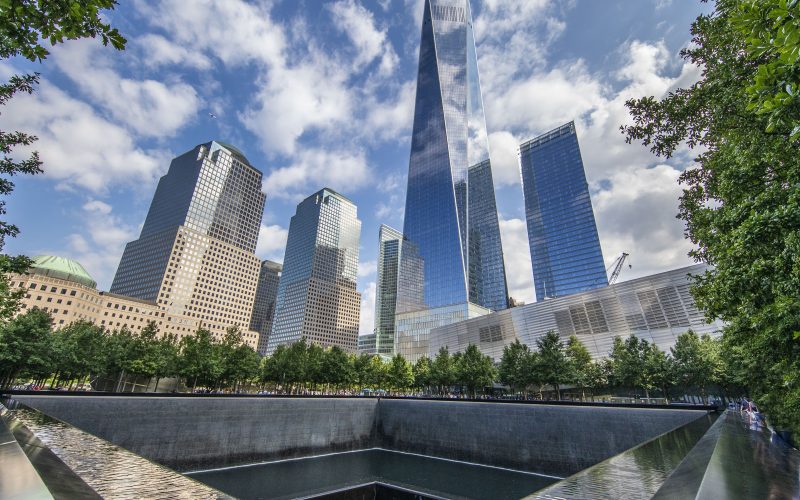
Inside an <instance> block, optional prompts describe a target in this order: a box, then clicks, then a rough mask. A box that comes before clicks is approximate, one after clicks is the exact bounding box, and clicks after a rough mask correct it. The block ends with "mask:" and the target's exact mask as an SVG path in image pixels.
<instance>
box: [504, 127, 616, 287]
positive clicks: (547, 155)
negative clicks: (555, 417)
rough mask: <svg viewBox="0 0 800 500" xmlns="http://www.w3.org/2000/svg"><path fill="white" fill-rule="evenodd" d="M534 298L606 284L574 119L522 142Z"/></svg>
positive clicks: (522, 166)
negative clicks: (534, 290)
mask: <svg viewBox="0 0 800 500" xmlns="http://www.w3.org/2000/svg"><path fill="white" fill-rule="evenodd" d="M519 158H520V168H521V169H522V191H523V194H524V196H525V218H526V220H527V223H528V243H529V244H530V249H531V262H532V263H533V282H534V287H535V289H536V300H537V301H541V300H544V299H546V298H554V297H562V296H564V295H570V294H573V293H578V292H583V291H586V290H591V289H593V288H600V287H604V286H607V285H608V277H607V276H606V270H605V266H604V263H603V252H602V250H601V249H600V239H599V238H598V236H597V225H596V224H595V220H594V212H593V211H592V201H591V199H590V198H589V186H588V184H587V183H586V173H585V172H584V169H583V160H582V159H581V151H580V148H579V147H578V136H577V135H576V134H575V124H574V123H573V122H570V123H567V124H566V125H562V126H561V127H558V128H556V129H554V130H551V131H550V132H547V133H546V134H544V135H541V136H539V137H537V138H535V139H533V140H531V141H528V142H526V143H523V144H522V145H520V147H519Z"/></svg>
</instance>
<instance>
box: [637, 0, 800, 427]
mask: <svg viewBox="0 0 800 500" xmlns="http://www.w3.org/2000/svg"><path fill="white" fill-rule="evenodd" d="M798 12H799V11H798V2H796V1H794V0H791V1H787V0H763V1H761V0H759V1H752V0H747V1H745V0H738V1H736V0H717V2H716V5H715V9H714V12H713V13H711V14H709V15H701V16H700V17H698V18H697V19H696V20H695V22H694V23H693V24H692V29H691V32H692V42H693V43H692V45H690V46H689V47H688V48H686V49H684V50H683V51H682V52H681V55H682V56H683V57H684V58H685V59H686V60H688V61H689V62H691V63H693V64H695V65H697V66H698V67H700V68H702V75H701V78H700V80H699V81H698V82H697V83H695V84H694V85H692V86H690V87H688V88H683V89H677V90H675V91H673V92H671V93H670V94H669V95H667V96H666V97H665V98H663V99H660V100H659V99H656V98H654V97H643V98H641V99H635V100H631V101H629V102H628V103H627V105H628V107H629V109H630V112H631V115H632V117H633V125H631V126H627V127H623V132H624V133H625V135H626V137H627V140H628V141H637V142H642V143H643V144H645V145H648V146H650V149H651V151H652V152H653V153H655V154H656V155H658V156H664V157H669V156H671V155H672V154H674V153H675V152H676V150H677V149H678V147H679V146H681V145H682V144H684V143H685V144H687V145H688V146H690V147H698V150H699V151H701V153H700V154H699V155H698V156H697V158H696V160H695V162H696V166H695V167H694V168H690V169H687V170H686V171H684V173H683V174H682V175H681V177H680V180H681V183H682V184H683V186H684V193H683V196H682V197H681V202H680V208H679V214H678V216H679V217H680V218H681V219H683V220H684V221H685V222H686V236H687V237H688V238H689V239H690V240H691V241H692V242H693V243H694V245H695V247H694V249H693V250H692V252H691V255H692V256H693V257H694V258H695V259H697V260H699V261H702V262H706V263H708V264H711V265H713V266H714V267H713V268H711V269H710V270H709V271H708V272H706V273H705V275H703V276H700V277H698V278H697V279H696V281H695V286H694V295H695V299H696V301H697V304H698V306H699V307H700V308H702V309H703V310H704V311H705V312H706V314H707V315H708V317H709V318H719V319H722V320H723V321H725V323H726V327H725V331H724V335H725V339H726V341H725V343H724V345H726V346H727V347H728V348H729V351H730V354H731V356H730V358H731V360H732V362H733V363H734V365H733V366H732V367H731V370H733V371H737V372H739V373H738V375H735V376H734V378H736V379H737V380H739V381H741V382H743V383H744V382H746V387H747V388H748V389H749V390H750V392H751V393H752V395H753V396H754V397H755V399H756V400H757V401H758V402H760V403H761V406H762V407H763V409H765V410H766V412H767V414H768V416H769V417H770V418H771V419H772V420H773V423H775V424H776V425H778V426H779V427H791V428H794V430H795V431H799V432H800V300H798V297H800V157H798V155H797V150H798V138H799V137H800V136H799V135H798V134H800V128H798V125H799V124H800V121H799V120H798V116H799V115H798V100H797V99H798V97H797V89H798V85H799V84H800V74H799V73H798V56H800V53H799V52H798V51H799V50H800V49H798V44H799V43H800V33H799V32H798Z"/></svg>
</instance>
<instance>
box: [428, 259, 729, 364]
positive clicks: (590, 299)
mask: <svg viewBox="0 0 800 500" xmlns="http://www.w3.org/2000/svg"><path fill="white" fill-rule="evenodd" d="M706 269H707V267H706V266H705V265H703V264H696V265H693V266H689V267H683V268H680V269H675V270H672V271H667V272H663V273H658V274H654V275H651V276H645V277H642V278H637V279H632V280H630V281H625V282H622V283H616V284H613V285H610V286H606V287H603V288H597V289H594V290H589V291H586V292H581V293H576V294H572V295H568V296H565V297H559V298H555V299H550V300H546V301H539V302H534V303H532V304H527V305H523V306H519V307H514V308H511V309H506V310H504V311H499V312H496V313H492V314H489V315H486V316H482V317H480V318H477V319H472V320H469V321H463V322H461V323H456V324H451V325H446V326H442V327H441V328H436V329H434V330H433V331H432V332H431V341H430V346H429V354H430V355H431V356H433V355H434V354H435V353H436V352H438V351H439V349H440V348H442V347H447V348H448V350H449V351H450V353H451V354H452V353H456V352H463V351H464V350H466V348H467V347H468V346H469V345H470V344H474V345H476V346H478V348H479V349H480V350H481V352H483V353H484V354H486V355H488V356H491V357H492V358H493V359H494V360H495V361H500V359H501V358H502V356H503V348H504V347H505V346H507V345H509V344H511V343H513V342H514V341H515V340H519V341H520V342H522V343H523V344H526V345H528V346H529V347H531V348H532V349H534V350H535V349H536V340H538V339H540V338H542V337H544V335H546V334H547V332H549V331H551V330H552V331H555V332H556V333H558V335H559V336H560V337H561V340H562V341H564V342H566V341H567V340H568V339H569V337H570V336H571V335H575V336H577V337H578V339H579V340H580V341H581V342H582V343H583V344H584V345H585V346H586V348H587V349H588V350H589V352H590V353H591V355H592V357H593V358H594V359H600V358H605V357H607V356H608V355H609V353H610V352H611V348H612V346H613V343H614V337H622V338H627V337H628V336H630V335H635V336H637V337H639V338H642V339H645V340H647V341H648V342H650V343H652V344H655V345H657V346H658V347H659V348H660V349H661V350H668V349H669V348H670V347H672V346H674V345H675V341H676V340H677V338H678V336H679V335H681V334H683V333H685V332H686V331H687V330H689V329H691V330H694V331H695V332H696V333H697V334H698V335H703V334H709V335H712V336H718V335H720V334H721V332H722V327H723V324H722V322H720V321H714V322H713V323H706V320H705V316H704V315H703V313H702V311H699V310H698V309H697V306H696V305H695V302H694V299H693V298H692V295H691V293H689V287H690V281H689V275H701V274H703V273H704V272H705V270H706Z"/></svg>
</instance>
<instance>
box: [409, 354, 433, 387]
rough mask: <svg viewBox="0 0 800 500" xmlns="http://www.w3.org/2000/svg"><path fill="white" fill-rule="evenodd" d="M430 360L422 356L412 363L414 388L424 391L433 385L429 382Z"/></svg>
mask: <svg viewBox="0 0 800 500" xmlns="http://www.w3.org/2000/svg"><path fill="white" fill-rule="evenodd" d="M431 368H432V365H431V360H430V358H429V357H428V356H422V357H421V358H419V359H418V360H417V362H416V363H414V369H413V372H414V387H415V388H416V389H418V390H422V391H424V390H425V389H426V388H428V387H430V386H431V385H433V382H432V381H431Z"/></svg>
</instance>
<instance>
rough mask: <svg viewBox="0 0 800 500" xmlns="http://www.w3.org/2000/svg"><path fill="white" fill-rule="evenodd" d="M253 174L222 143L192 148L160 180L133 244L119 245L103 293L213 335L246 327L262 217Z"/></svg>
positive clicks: (251, 335) (251, 338) (257, 176)
mask: <svg viewBox="0 0 800 500" xmlns="http://www.w3.org/2000/svg"><path fill="white" fill-rule="evenodd" d="M261 177H262V174H261V172H260V171H259V170H257V169H256V168H254V167H253V166H252V165H251V164H250V162H249V161H248V160H247V158H246V157H245V156H244V154H242V152H241V151H239V150H238V149H236V148H235V147H233V146H231V145H229V144H225V143H223V142H218V141H211V142H208V143H205V144H200V145H198V146H196V147H195V148H194V149H192V150H191V151H188V152H186V153H184V154H182V155H181V156H178V157H177V158H175V159H173V160H172V163H170V166H169V170H168V171H167V173H166V175H164V176H163V177H161V179H160V180H159V182H158V187H157V188H156V192H155V195H154V196H153V201H152V203H151V204H150V210H149V211H148V212H147V218H146V219H145V221H144V226H143V227H142V232H141V234H140V235H139V238H138V239H137V240H134V241H131V242H130V243H128V244H127V245H126V246H125V251H124V252H123V254H122V259H121V260H120V263H119V267H118V268H117V272H116V274H115V276H114V281H113V283H112V285H111V292H112V293H116V294H120V295H125V296H128V297H134V298H137V299H141V300H145V301H149V302H153V303H155V304H157V305H158V306H159V307H161V308H162V310H164V311H165V312H167V313H169V314H172V315H176V316H185V317H190V318H192V321H193V322H196V323H197V325H198V326H202V327H204V328H207V329H208V330H210V331H211V332H212V333H213V334H215V335H217V336H220V335H222V334H224V332H225V329H226V328H228V327H230V326H239V327H240V328H241V329H242V330H245V339H246V340H247V341H248V342H249V343H251V344H252V346H253V347H256V343H257V340H258V338H257V334H256V333H255V332H249V331H247V330H248V329H249V326H250V320H251V313H252V308H253V298H254V296H255V291H256V285H257V281H258V270H259V266H260V264H261V261H260V260H259V259H258V257H256V256H255V253H254V251H255V248H256V242H257V240H258V230H259V225H260V223H261V216H262V214H263V212H264V200H265V195H264V193H262V192H261Z"/></svg>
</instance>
